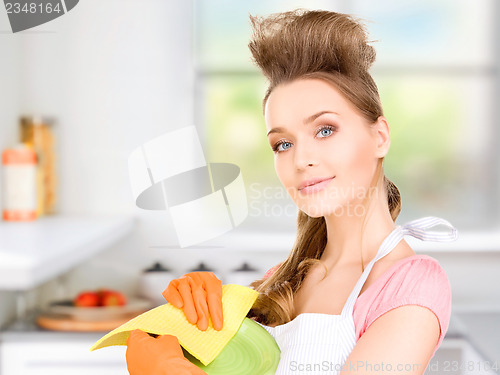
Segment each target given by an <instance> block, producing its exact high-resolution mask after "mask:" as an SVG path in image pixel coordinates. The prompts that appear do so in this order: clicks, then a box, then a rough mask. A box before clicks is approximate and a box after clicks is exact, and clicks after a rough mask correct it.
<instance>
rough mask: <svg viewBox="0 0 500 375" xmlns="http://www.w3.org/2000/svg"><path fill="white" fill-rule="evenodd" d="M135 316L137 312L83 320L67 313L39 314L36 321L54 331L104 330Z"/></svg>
mask: <svg viewBox="0 0 500 375" xmlns="http://www.w3.org/2000/svg"><path fill="white" fill-rule="evenodd" d="M136 316H137V314H131V315H125V316H122V317H120V318H115V319H110V320H102V321H84V320H76V319H74V318H72V317H71V316H68V315H56V314H41V315H39V316H38V317H37V319H36V323H37V324H38V325H39V326H40V327H42V328H45V329H50V330H55V331H77V332H106V331H112V330H114V329H115V328H118V327H119V326H121V325H122V324H124V323H126V322H128V321H129V320H130V319H132V318H135V317H136Z"/></svg>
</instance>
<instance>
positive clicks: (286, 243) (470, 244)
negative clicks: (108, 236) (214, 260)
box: [150, 228, 500, 254]
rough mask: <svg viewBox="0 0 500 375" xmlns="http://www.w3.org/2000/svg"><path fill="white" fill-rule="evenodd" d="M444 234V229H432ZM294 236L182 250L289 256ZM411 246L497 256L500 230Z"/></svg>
mask: <svg viewBox="0 0 500 375" xmlns="http://www.w3.org/2000/svg"><path fill="white" fill-rule="evenodd" d="M433 230H436V231H439V232H441V231H442V232H445V231H446V230H444V229H439V228H436V229H433ZM295 236H296V233H294V232H279V231H276V232H259V231H251V230H244V231H242V230H238V229H235V230H233V231H230V232H227V233H225V234H223V235H221V236H219V237H217V238H214V239H211V240H208V241H205V242H203V243H200V244H199V245H194V246H189V247H186V248H183V249H182V250H183V251H192V250H197V249H199V250H210V251H220V252H227V251H228V250H230V251H231V252H246V251H249V252H259V251H263V252H266V253H269V252H277V253H288V252H290V250H291V249H292V247H293V244H294V242H295ZM404 239H405V241H406V242H408V245H410V246H411V248H412V249H413V250H414V251H415V253H417V254H432V253H478V252H486V253H498V252H500V229H498V230H497V231H460V230H459V232H458V239H457V240H456V241H453V242H436V241H421V240H419V239H418V238H415V237H412V236H410V235H406V236H405V237H404ZM150 247H151V248H158V249H166V250H169V249H171V250H174V251H179V249H180V247H179V246H178V245H174V244H166V245H163V244H158V245H151V246H150Z"/></svg>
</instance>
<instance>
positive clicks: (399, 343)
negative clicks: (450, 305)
mask: <svg viewBox="0 0 500 375" xmlns="http://www.w3.org/2000/svg"><path fill="white" fill-rule="evenodd" d="M439 336H440V327H439V322H438V320H437V317H436V316H435V315H434V313H433V312H432V311H430V310H429V309H427V308H425V307H422V306H418V305H404V306H400V307H397V308H395V309H392V310H390V311H388V312H387V313H385V314H383V315H381V316H380V317H379V318H377V319H376V320H375V321H374V322H373V323H372V324H371V325H370V326H369V327H368V329H367V330H366V332H365V333H364V334H363V335H362V336H361V338H360V339H359V340H358V342H357V344H356V346H355V347H354V349H353V351H352V352H351V354H350V355H349V357H348V358H347V361H346V364H349V363H358V361H363V362H365V363H368V362H371V363H373V364H375V363H378V364H381V363H382V362H383V363H384V364H386V365H387V366H392V369H393V370H392V371H395V370H394V369H397V366H398V364H405V365H408V366H411V369H410V368H407V369H405V373H411V374H423V373H424V370H425V368H426V367H427V365H428V363H429V361H430V359H431V357H432V354H433V352H434V349H435V347H436V345H437V343H438V340H439ZM379 370H380V369H379ZM359 373H360V374H370V373H371V372H370V371H360V372H359ZM374 373H375V372H374ZM377 373H378V372H377Z"/></svg>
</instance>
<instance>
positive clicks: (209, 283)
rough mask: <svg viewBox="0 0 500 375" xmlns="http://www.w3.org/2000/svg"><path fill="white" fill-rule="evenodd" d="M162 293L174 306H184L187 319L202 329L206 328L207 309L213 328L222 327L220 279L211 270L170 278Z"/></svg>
mask: <svg viewBox="0 0 500 375" xmlns="http://www.w3.org/2000/svg"><path fill="white" fill-rule="evenodd" d="M162 295H163V297H165V299H166V300H167V301H168V302H170V303H171V304H172V305H174V306H175V307H177V308H179V309H180V308H182V307H184V309H183V310H184V314H186V318H187V320H188V321H189V322H190V323H191V324H197V326H198V328H199V329H201V330H202V331H206V330H207V328H208V312H209V311H210V317H211V318H212V323H213V326H214V329H216V330H217V331H220V330H221V329H222V323H223V321H224V320H223V316H222V281H220V280H219V279H218V278H217V276H215V274H214V273H213V272H190V273H187V274H185V275H184V276H182V277H181V278H179V279H175V280H172V281H171V282H170V283H169V284H168V287H167V288H166V289H165V290H164V291H163V293H162ZM207 305H208V306H207Z"/></svg>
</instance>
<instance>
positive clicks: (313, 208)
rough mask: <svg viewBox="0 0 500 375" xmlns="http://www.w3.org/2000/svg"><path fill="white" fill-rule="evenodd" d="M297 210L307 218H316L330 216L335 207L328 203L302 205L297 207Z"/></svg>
mask: <svg viewBox="0 0 500 375" xmlns="http://www.w3.org/2000/svg"><path fill="white" fill-rule="evenodd" d="M297 206H298V207H299V209H300V210H301V211H302V212H304V213H305V214H307V216H310V217H314V218H318V217H323V216H328V215H331V214H332V213H333V212H335V208H336V207H337V206H336V205H332V204H331V203H330V202H329V203H325V204H323V203H322V202H311V203H302V204H299V205H297Z"/></svg>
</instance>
